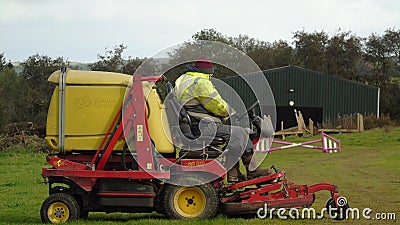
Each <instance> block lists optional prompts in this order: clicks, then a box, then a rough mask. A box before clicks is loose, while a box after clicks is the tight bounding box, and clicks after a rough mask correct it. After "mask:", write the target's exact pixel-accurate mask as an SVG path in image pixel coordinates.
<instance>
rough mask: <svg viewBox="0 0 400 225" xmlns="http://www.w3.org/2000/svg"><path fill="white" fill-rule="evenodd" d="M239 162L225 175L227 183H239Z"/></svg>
mask: <svg viewBox="0 0 400 225" xmlns="http://www.w3.org/2000/svg"><path fill="white" fill-rule="evenodd" d="M238 176H239V162H237V163H236V164H235V165H234V166H233V167H232V168H231V169H230V170H229V171H228V173H227V177H228V178H227V181H228V183H236V182H238V181H239V178H238Z"/></svg>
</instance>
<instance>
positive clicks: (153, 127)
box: [143, 82, 175, 153]
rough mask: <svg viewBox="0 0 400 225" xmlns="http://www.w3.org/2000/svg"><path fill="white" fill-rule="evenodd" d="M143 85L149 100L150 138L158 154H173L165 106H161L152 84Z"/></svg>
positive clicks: (147, 101)
mask: <svg viewBox="0 0 400 225" xmlns="http://www.w3.org/2000/svg"><path fill="white" fill-rule="evenodd" d="M143 85H144V95H145V97H146V98H147V99H146V103H147V105H148V108H147V109H148V110H147V111H146V112H147V124H148V127H149V133H150V137H151V139H152V140H153V142H154V145H155V147H156V149H157V151H158V152H160V153H173V152H174V151H175V150H174V146H173V145H172V143H171V141H170V140H171V132H170V130H169V124H168V120H167V115H166V111H165V108H164V105H162V104H161V100H160V98H159V96H158V94H157V91H156V90H155V89H152V88H151V84H148V83H147V82H144V83H143Z"/></svg>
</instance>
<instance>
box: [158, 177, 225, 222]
mask: <svg viewBox="0 0 400 225" xmlns="http://www.w3.org/2000/svg"><path fill="white" fill-rule="evenodd" d="M180 181H181V182H184V183H193V182H194V183H200V182H201V178H200V177H197V176H193V175H192V176H184V177H182V178H180ZM163 206H164V213H165V215H166V216H167V217H168V218H171V219H209V218H213V217H215V216H216V214H217V212H218V208H219V199H218V193H217V191H216V190H215V188H214V187H213V186H212V185H211V184H209V183H205V184H200V185H195V186H176V185H167V186H166V187H165V191H164V197H163Z"/></svg>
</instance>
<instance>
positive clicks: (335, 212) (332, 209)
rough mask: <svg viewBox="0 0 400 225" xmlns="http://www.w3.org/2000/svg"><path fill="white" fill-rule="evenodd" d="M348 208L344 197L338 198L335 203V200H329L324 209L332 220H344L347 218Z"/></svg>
mask: <svg viewBox="0 0 400 225" xmlns="http://www.w3.org/2000/svg"><path fill="white" fill-rule="evenodd" d="M348 208H349V204H348V203H347V200H346V198H345V197H342V196H339V198H338V199H337V203H336V202H335V199H333V198H329V199H328V201H327V202H326V209H327V211H328V215H329V217H331V218H332V219H334V220H344V219H347V217H348V212H347V209H348Z"/></svg>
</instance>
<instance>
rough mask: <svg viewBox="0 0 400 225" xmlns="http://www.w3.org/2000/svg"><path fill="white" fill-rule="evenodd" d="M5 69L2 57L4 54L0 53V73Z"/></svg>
mask: <svg viewBox="0 0 400 225" xmlns="http://www.w3.org/2000/svg"><path fill="white" fill-rule="evenodd" d="M5 67H6V58H5V57H4V53H0V72H2V71H3V70H4V68H5Z"/></svg>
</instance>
